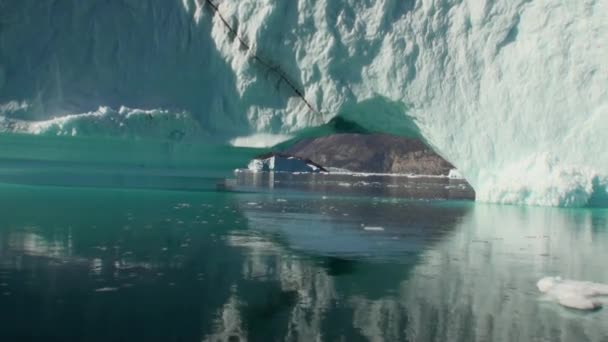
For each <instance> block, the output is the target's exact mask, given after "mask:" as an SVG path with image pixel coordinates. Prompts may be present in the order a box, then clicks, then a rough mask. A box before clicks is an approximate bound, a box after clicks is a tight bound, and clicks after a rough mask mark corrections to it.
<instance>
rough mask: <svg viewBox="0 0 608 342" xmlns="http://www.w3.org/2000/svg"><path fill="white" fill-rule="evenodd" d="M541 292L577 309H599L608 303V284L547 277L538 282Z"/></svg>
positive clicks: (563, 304)
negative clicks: (604, 303)
mask: <svg viewBox="0 0 608 342" xmlns="http://www.w3.org/2000/svg"><path fill="white" fill-rule="evenodd" d="M536 287H537V288H538V289H539V291H540V292H542V293H544V294H545V295H546V296H547V298H548V299H551V300H553V301H555V302H557V303H558V304H560V305H562V306H564V307H567V308H571V309H577V310H597V309H599V308H601V307H602V306H603V304H602V302H606V303H608V298H602V297H603V296H608V284H601V283H593V282H589V281H580V280H570V279H562V278H561V277H545V278H542V279H541V280H539V281H538V282H537V283H536Z"/></svg>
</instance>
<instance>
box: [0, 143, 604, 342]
mask: <svg viewBox="0 0 608 342" xmlns="http://www.w3.org/2000/svg"><path fill="white" fill-rule="evenodd" d="M184 148H185V147H184ZM190 148H191V149H194V150H196V149H197V148H198V147H190ZM4 153H6V152H4ZM180 153H182V154H181V155H180V154H179V153H178V154H177V157H175V156H176V154H171V156H173V157H175V158H176V159H174V163H178V162H179V163H182V164H181V165H184V164H188V163H187V161H188V158H186V157H187V156H188V155H189V154H188V153H190V152H188V153H186V152H180ZM193 154H194V153H193ZM235 155H237V156H238V153H235ZM26 156H27V155H26ZM138 156H139V157H141V156H140V155H138ZM184 156H185V157H184ZM178 157H179V158H178ZM235 158H236V157H235ZM239 158H240V156H239ZM23 159H27V158H21V159H20V160H19V161H15V160H14V159H11V160H9V158H4V159H2V158H1V156H0V161H1V162H2V163H1V164H0V166H2V167H0V175H1V176H2V177H4V178H3V179H2V181H3V182H4V184H3V185H0V341H245V340H250V341H277V340H280V341H315V340H322V341H359V340H361V341H365V340H371V341H398V340H404V341H608V323H607V322H608V313H607V312H608V311H607V310H606V309H602V310H599V311H595V312H591V313H581V312H577V311H572V310H568V309H565V308H563V307H560V306H559V305H557V304H556V303H554V302H552V301H549V300H547V299H546V298H544V297H543V296H541V295H540V293H539V292H538V290H537V289H536V285H535V284H536V282H537V281H538V280H539V279H540V278H542V277H544V276H553V275H555V276H557V275H559V276H563V277H565V278H570V279H578V280H589V281H595V282H602V283H607V282H608V272H606V260H608V210H605V209H593V210H592V209H576V210H574V209H553V208H523V207H512V206H493V205H484V204H476V203H474V202H472V201H468V200H454V199H451V200H439V199H437V198H452V197H449V196H448V197H446V192H445V186H450V184H449V181H447V180H445V181H447V182H448V183H447V185H446V184H444V183H441V182H439V184H437V183H436V182H435V183H433V185H429V184H430V183H428V182H427V181H425V180H422V181H420V183H418V184H419V185H416V184H413V183H411V182H410V181H409V180H400V181H396V183H394V184H397V185H399V186H398V187H393V188H387V187H383V186H373V185H372V186H367V185H360V186H353V185H352V184H351V185H350V186H345V185H339V184H338V183H344V182H347V181H346V180H345V179H341V180H339V181H337V183H336V182H334V183H332V182H333V180H328V179H324V180H321V181H319V180H317V181H314V182H312V181H310V182H309V183H310V184H313V185H310V186H306V185H305V183H306V181H304V179H302V178H298V177H296V178H289V177H287V176H286V177H287V179H281V178H280V177H279V178H277V179H275V180H278V181H279V182H274V181H273V182H272V184H273V186H272V187H271V186H269V184H271V183H270V182H269V181H268V179H266V180H261V181H260V182H258V183H255V182H250V181H247V180H243V179H241V180H240V181H238V180H237V181H232V182H233V183H231V184H232V185H234V186H235V188H233V189H232V190H236V191H215V181H213V182H212V181H211V179H212V178H213V177H214V175H215V174H214V173H213V172H211V173H209V174H210V175H211V176H205V177H206V178H205V177H203V176H201V175H200V173H196V172H195V171H194V170H196V169H204V165H203V166H200V165H198V164H193V166H192V168H191V169H190V170H191V172H192V175H188V176H184V175H183V173H180V172H185V171H184V168H181V167H175V164H174V163H164V164H162V163H161V164H162V165H161V164H158V165H156V164H154V165H152V166H153V167H154V168H153V167H152V166H151V164H153V163H152V162H150V161H147V162H148V164H144V165H143V166H142V169H143V170H144V173H145V172H149V173H150V174H155V175H156V176H155V177H151V178H147V179H146V180H145V182H144V181H141V180H132V179H131V178H124V176H125V174H127V173H128V172H131V171H130V170H134V167H138V166H137V165H139V164H140V163H141V162H142V161H141V158H140V159H137V158H135V157H134V160H135V161H133V162H131V163H129V162H127V161H125V164H124V165H123V164H120V163H118V162H114V165H112V166H109V165H108V164H107V163H106V164H104V167H105V169H104V170H105V171H104V172H105V174H107V175H110V176H109V178H108V179H114V180H116V179H121V182H122V183H119V184H122V186H116V184H117V183H112V182H107V183H104V182H101V183H95V182H98V180H97V179H98V178H96V177H92V176H90V173H91V172H92V171H91V170H93V169H95V170H99V169H98V167H99V166H98V165H97V164H95V163H94V161H86V163H85V162H83V163H84V164H85V165H84V166H83V165H75V164H74V163H75V162H76V161H74V160H69V161H68V162H66V161H65V160H64V161H62V163H63V164H61V165H62V166H61V167H67V168H69V169H70V170H72V171H74V172H76V173H78V174H80V175H82V176H83V177H84V178H77V179H78V180H79V181H81V180H83V179H84V180H83V182H84V183H76V184H73V183H70V182H71V181H72V178H71V177H67V176H65V175H64V176H62V172H57V174H56V177H55V176H53V177H52V176H49V174H48V173H47V172H48V171H49V170H50V169H52V167H49V166H48V165H49V164H48V163H49V162H48V161H45V163H47V164H44V165H43V166H41V167H40V169H37V168H36V167H32V166H31V165H29V164H27V162H31V161H27V160H26V161H24V160H23ZM143 159H145V158H143ZM152 159H153V158H152ZM229 159H230V158H228V157H227V159H226V161H225V164H226V165H231V164H230V163H233V162H232V161H230V160H229ZM236 159H238V158H236ZM236 159H235V160H236ZM175 160H177V162H176V161H175ZM192 160H195V158H193V159H192ZM80 162H82V160H81V161H80ZM144 162H146V160H144ZM179 163H178V164H179ZM95 165H97V166H95ZM117 165H118V166H117ZM134 165H135V166H134ZM178 166H179V165H178ZM153 169H154V170H157V171H154V172H153V171H151V170H153ZM186 169H187V168H186ZM16 170H18V171H16ZM125 170H127V171H125ZM159 170H160V171H159ZM172 170H173V171H172ZM25 175H28V176H25ZM19 177H21V178H19ZM87 177H88V178H87ZM121 177H122V178H121ZM190 177H194V179H197V177H200V178H205V179H207V178H208V179H209V180H208V181H205V182H202V183H201V184H203V183H204V184H203V185H204V186H203V185H201V184H198V185H197V183H195V186H191V187H188V185H189V184H192V183H188V179H190ZM8 180H12V181H15V182H14V183H19V184H12V185H11V184H7V182H8ZM290 182H291V183H290ZM349 182H350V181H349ZM366 182H367V183H370V184H371V183H373V181H370V179H367V180H366ZM350 183H352V182H350ZM380 183H382V182H380ZM431 183H432V182H431ZM100 184H101V185H100ZM142 184H144V185H145V186H141V185H142ZM176 184H178V185H179V186H177V185H176ZM406 185H407V186H409V188H407V187H405V186H406ZM402 186H403V189H405V190H403V189H402V190H400V191H404V192H399V191H397V190H394V189H397V188H401V187H402ZM184 187H185V189H182V188H184ZM412 188H414V189H416V188H421V189H427V190H425V191H423V192H422V193H423V194H431V193H438V194H439V195H438V196H435V197H434V196H423V199H417V200H412V199H407V198H400V197H408V196H405V195H407V194H412V192H411V189H412ZM429 188H433V189H435V190H436V191H430V190H429ZM176 189H181V190H180V191H176ZM345 189H346V190H345ZM389 189H393V190H389ZM407 189H410V190H407ZM441 189H443V190H441ZM183 190H187V191H183ZM224 190H225V189H224ZM240 190H244V191H240ZM391 191H393V192H391ZM394 191H397V193H395V192H394ZM366 194H367V195H366ZM447 194H448V195H449V192H448V193H447Z"/></svg>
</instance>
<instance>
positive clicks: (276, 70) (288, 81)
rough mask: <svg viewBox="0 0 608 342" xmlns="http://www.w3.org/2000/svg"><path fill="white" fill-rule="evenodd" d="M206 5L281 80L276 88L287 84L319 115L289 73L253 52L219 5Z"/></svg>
mask: <svg viewBox="0 0 608 342" xmlns="http://www.w3.org/2000/svg"><path fill="white" fill-rule="evenodd" d="M205 3H206V4H207V5H208V6H209V7H210V8H211V10H212V11H213V12H214V13H215V14H216V15H217V16H218V18H219V19H220V20H221V21H222V23H223V24H224V26H225V27H226V29H227V30H228V32H229V37H232V39H236V40H238V42H239V44H240V46H241V48H243V49H244V50H247V51H249V53H250V55H251V58H252V59H253V60H254V61H255V62H256V63H258V64H260V65H261V66H263V67H264V68H266V70H267V71H268V72H272V73H274V74H276V75H277V76H278V78H279V79H278V81H277V83H276V85H275V87H276V88H277V89H278V88H279V86H280V84H281V83H282V82H284V83H286V84H287V86H288V87H289V88H291V90H292V91H293V92H294V93H295V94H296V95H297V96H298V97H299V98H300V99H301V100H302V102H304V104H305V105H306V107H308V109H310V111H311V112H313V113H318V111H317V110H316V109H315V108H314V107H313V106H312V104H311V103H310V102H308V100H306V96H305V94H304V90H303V88H300V87H298V86H297V85H296V83H295V81H293V80H292V78H291V77H289V75H287V73H285V71H284V70H283V69H282V68H281V66H280V65H279V64H278V63H273V62H271V61H269V60H267V59H266V58H262V57H260V55H258V54H257V53H255V52H253V51H252V49H251V45H250V44H249V43H248V42H247V41H246V40H245V39H244V38H243V37H241V36H240V35H239V32H238V22H237V21H235V23H233V24H230V23H229V22H228V21H227V20H226V18H225V17H224V16H223V15H222V13H221V12H220V10H219V8H218V5H216V4H215V3H214V2H213V1H211V0H205Z"/></svg>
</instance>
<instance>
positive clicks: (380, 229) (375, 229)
mask: <svg viewBox="0 0 608 342" xmlns="http://www.w3.org/2000/svg"><path fill="white" fill-rule="evenodd" d="M363 230H367V231H369V232H383V231H384V228H383V227H379V226H365V227H363Z"/></svg>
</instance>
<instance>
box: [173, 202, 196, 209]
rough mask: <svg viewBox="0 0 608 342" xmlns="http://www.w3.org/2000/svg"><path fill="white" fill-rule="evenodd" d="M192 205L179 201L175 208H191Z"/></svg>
mask: <svg viewBox="0 0 608 342" xmlns="http://www.w3.org/2000/svg"><path fill="white" fill-rule="evenodd" d="M191 206H192V205H191V204H190V203H177V204H176V205H175V207H173V209H185V208H190V207H191Z"/></svg>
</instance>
